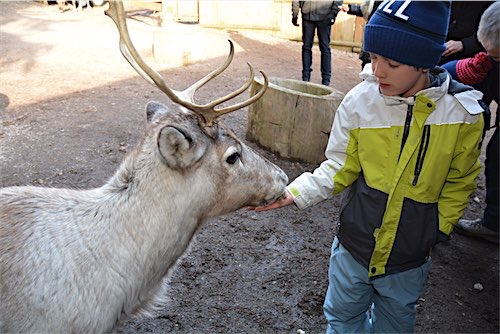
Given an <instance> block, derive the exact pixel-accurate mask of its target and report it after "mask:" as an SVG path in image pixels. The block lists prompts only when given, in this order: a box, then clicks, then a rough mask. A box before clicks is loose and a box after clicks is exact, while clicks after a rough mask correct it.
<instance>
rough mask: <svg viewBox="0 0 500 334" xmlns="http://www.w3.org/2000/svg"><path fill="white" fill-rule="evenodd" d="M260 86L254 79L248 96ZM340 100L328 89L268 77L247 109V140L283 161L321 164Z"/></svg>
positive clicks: (339, 97) (338, 92) (336, 91)
mask: <svg viewBox="0 0 500 334" xmlns="http://www.w3.org/2000/svg"><path fill="white" fill-rule="evenodd" d="M262 83H263V79H262V78H257V77H256V78H254V81H253V83H252V87H251V90H250V95H251V96H253V95H255V94H256V93H257V92H258V91H259V90H260V89H261V88H262ZM343 98H344V94H343V93H342V92H340V91H338V90H336V89H334V88H331V87H327V86H323V85H318V84H314V83H310V82H303V81H298V80H291V79H281V78H276V77H271V78H269V87H268V89H267V91H266V93H265V94H264V95H263V96H262V98H260V99H259V100H258V101H257V102H255V103H253V104H252V105H250V106H249V109H248V126H247V132H246V139H248V140H250V141H252V142H255V143H257V144H258V145H260V146H262V147H264V148H267V149H269V150H271V151H272V152H274V153H277V154H279V155H280V156H281V157H283V158H286V159H290V160H295V161H302V162H308V163H314V164H317V163H320V162H322V161H323V160H325V154H324V153H325V149H326V145H327V143H328V137H329V135H330V130H331V126H332V123H333V118H334V115H335V111H336V110H337V108H338V107H339V105H340V102H341V101H342V99H343Z"/></svg>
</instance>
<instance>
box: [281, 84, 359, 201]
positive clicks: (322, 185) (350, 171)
mask: <svg viewBox="0 0 500 334" xmlns="http://www.w3.org/2000/svg"><path fill="white" fill-rule="evenodd" d="M349 100H351V99H350V98H349V94H348V95H346V97H345V98H344V100H343V101H342V103H341V105H340V107H339V108H338V110H337V112H336V114H335V118H334V122H333V126H332V130H331V132H330V137H329V140H328V145H327V148H326V151H325V156H326V158H327V159H326V160H325V161H323V162H322V163H321V164H320V165H319V167H318V168H316V169H315V170H314V172H313V173H310V172H306V173H303V174H302V175H300V176H299V177H297V178H296V179H295V180H294V181H293V182H292V183H290V184H289V185H288V187H287V190H288V191H289V192H290V193H291V194H292V196H293V197H294V202H295V204H296V205H297V206H298V207H299V208H300V209H304V208H307V207H309V206H312V205H314V204H317V203H319V202H321V201H322V200H324V199H327V198H330V197H332V196H333V194H336V193H338V192H340V191H342V190H344V189H345V188H346V187H347V186H349V185H350V184H352V183H353V182H354V181H355V180H356V179H357V178H358V176H359V172H360V170H361V168H360V165H359V161H358V154H357V136H356V133H357V132H356V131H353V129H352V127H353V124H352V119H353V117H352V115H351V116H350V115H349V104H350V103H349Z"/></svg>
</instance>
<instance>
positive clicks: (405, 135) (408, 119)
mask: <svg viewBox="0 0 500 334" xmlns="http://www.w3.org/2000/svg"><path fill="white" fill-rule="evenodd" d="M412 117H413V106H412V105H409V106H408V110H407V111H406V120H405V127H404V131H403V140H402V141H401V149H400V150H399V157H398V161H399V158H401V153H402V152H403V148H404V147H405V143H406V140H407V139H408V135H409V134H410V125H411V118H412Z"/></svg>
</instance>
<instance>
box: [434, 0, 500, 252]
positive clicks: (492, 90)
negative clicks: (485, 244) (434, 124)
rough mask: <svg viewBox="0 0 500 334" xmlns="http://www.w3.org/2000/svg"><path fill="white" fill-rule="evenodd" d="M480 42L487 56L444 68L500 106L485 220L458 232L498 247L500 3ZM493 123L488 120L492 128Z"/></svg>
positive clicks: (489, 156)
mask: <svg viewBox="0 0 500 334" xmlns="http://www.w3.org/2000/svg"><path fill="white" fill-rule="evenodd" d="M477 38H478V39H479V41H480V42H481V44H482V45H483V47H484V49H485V50H486V52H480V53H478V54H476V55H475V56H474V57H472V58H466V59H462V60H458V61H452V62H449V63H446V64H444V65H443V67H444V68H446V69H447V70H448V72H449V73H450V74H451V75H452V77H453V78H455V79H457V80H458V81H460V82H462V83H464V84H467V85H473V86H474V87H475V88H476V89H478V90H480V91H482V92H483V93H484V96H483V101H484V102H485V104H486V105H490V103H491V101H495V102H496V105H497V111H496V117H495V122H494V125H493V126H492V127H493V128H494V129H495V130H494V132H493V134H492V136H491V138H490V141H489V142H488V145H487V146H486V160H485V169H484V174H485V177H486V208H485V210H484V213H483V217H482V218H479V219H474V220H467V219H461V220H460V221H459V222H458V224H457V226H455V231H456V232H458V233H461V234H464V235H468V236H472V237H478V238H481V239H483V240H487V241H490V242H494V243H497V244H498V242H499V240H498V238H499V235H498V224H499V217H498V206H499V201H500V199H499V196H498V185H499V182H498V173H499V170H500V167H499V164H498V153H499V150H500V148H499V144H498V94H499V81H500V76H499V72H498V62H499V60H500V2H496V3H494V4H493V5H491V6H490V7H488V9H487V10H486V11H485V12H484V13H483V15H482V16H481V21H480V22H479V28H478V31H477ZM489 123H490V120H489V119H487V120H486V125H487V126H488V125H489Z"/></svg>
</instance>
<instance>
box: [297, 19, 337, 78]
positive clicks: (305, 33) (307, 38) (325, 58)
mask: <svg viewBox="0 0 500 334" xmlns="http://www.w3.org/2000/svg"><path fill="white" fill-rule="evenodd" d="M315 31H317V32H318V41H319V50H320V51H321V83H322V84H323V85H326V86H328V85H329V84H330V78H331V76H332V53H331V51H330V33H331V31H332V26H331V25H330V20H325V21H308V20H302V80H303V81H310V79H311V71H312V69H311V66H312V47H313V42H314V35H315Z"/></svg>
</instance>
